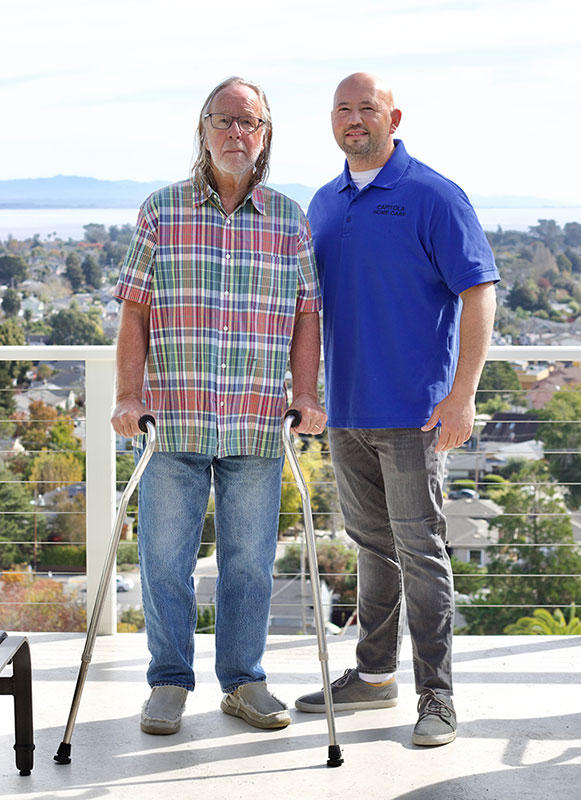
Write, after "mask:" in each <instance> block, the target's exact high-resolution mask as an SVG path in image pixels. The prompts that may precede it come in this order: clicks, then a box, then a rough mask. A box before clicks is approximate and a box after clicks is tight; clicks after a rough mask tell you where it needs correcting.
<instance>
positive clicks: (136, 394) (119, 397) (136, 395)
mask: <svg viewBox="0 0 581 800" xmlns="http://www.w3.org/2000/svg"><path fill="white" fill-rule="evenodd" d="M128 397H134V398H135V399H136V400H139V402H140V403H141V394H140V393H139V392H124V393H123V394H118V395H117V398H116V400H115V402H116V403H120V402H121V401H122V400H127V398H128Z"/></svg>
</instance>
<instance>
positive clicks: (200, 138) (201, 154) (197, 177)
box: [192, 76, 272, 190]
mask: <svg viewBox="0 0 581 800" xmlns="http://www.w3.org/2000/svg"><path fill="white" fill-rule="evenodd" d="M236 85H237V86H248V88H249V89H252V90H253V91H255V92H256V94H257V95H258V100H259V102H260V117H261V119H263V120H264V139H263V143H264V147H263V148H262V152H261V153H260V155H259V156H258V158H257V160H256V164H255V165H254V173H253V175H252V179H251V181H250V185H249V187H248V188H249V190H252V189H254V187H255V186H258V184H259V183H265V182H266V179H267V177H268V171H269V168H270V149H271V142H272V118H271V116H270V107H269V105H268V101H267V99H266V95H265V94H264V91H263V90H262V89H261V88H260V86H258V85H257V84H256V83H252V82H251V81H246V80H244V78H238V77H237V76H234V77H232V78H226V80H225V81H222V83H220V84H218V86H216V88H215V89H212V91H211V92H210V94H209V95H208V97H207V99H206V102H205V103H204V105H203V106H202V110H201V112H200V120H199V122H198V129H197V131H196V137H195V146H196V153H197V155H196V160H195V162H194V165H193V167H192V178H193V179H194V181H195V182H196V184H197V185H198V187H199V188H200V189H202V188H203V187H204V186H205V185H206V184H209V185H210V186H211V187H212V188H213V189H216V188H217V187H216V185H215V181H214V174H213V172H212V158H211V156H210V151H209V150H208V148H207V147H206V121H205V119H204V117H205V115H206V114H207V113H208V112H209V109H210V106H211V105H212V100H213V99H214V98H215V97H216V95H217V94H218V92H221V91H222V89H226V87H227V86H236Z"/></svg>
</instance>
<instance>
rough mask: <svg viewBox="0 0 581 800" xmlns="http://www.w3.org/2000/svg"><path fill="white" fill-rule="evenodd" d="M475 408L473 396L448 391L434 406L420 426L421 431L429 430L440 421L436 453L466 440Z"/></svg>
mask: <svg viewBox="0 0 581 800" xmlns="http://www.w3.org/2000/svg"><path fill="white" fill-rule="evenodd" d="M475 413H476V408H475V405H474V398H473V397H469V398H458V397H455V396H454V395H453V393H450V394H449V395H448V396H447V397H444V399H443V400H441V401H440V402H439V403H438V405H437V406H436V407H435V408H434V411H433V412H432V416H431V417H430V419H429V420H428V421H427V422H426V424H425V425H423V426H422V430H423V431H431V430H432V429H433V428H435V427H436V425H437V423H438V420H440V421H441V423H442V427H441V430H440V439H439V441H438V444H437V445H436V450H435V452H436V453H442V452H444V451H446V450H451V449H452V448H453V447H460V445H462V444H464V442H467V441H468V439H469V438H470V436H471V435H472V427H473V425H474V415H475Z"/></svg>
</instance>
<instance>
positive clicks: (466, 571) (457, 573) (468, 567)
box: [450, 556, 486, 595]
mask: <svg viewBox="0 0 581 800" xmlns="http://www.w3.org/2000/svg"><path fill="white" fill-rule="evenodd" d="M450 561H451V563H452V572H453V573H454V589H455V591H457V592H459V593H460V594H468V595H473V594H475V592H477V591H478V590H479V589H483V588H484V587H485V586H486V578H485V577H484V578H474V577H472V576H474V575H475V574H477V573H478V575H485V574H486V567H479V566H478V565H477V564H473V563H472V562H467V561H460V559H459V558H456V556H450ZM463 576H467V577H463Z"/></svg>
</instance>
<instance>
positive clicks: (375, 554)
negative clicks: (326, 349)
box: [329, 428, 454, 694]
mask: <svg viewBox="0 0 581 800" xmlns="http://www.w3.org/2000/svg"><path fill="white" fill-rule="evenodd" d="M438 437H439V429H437V430H433V431H429V432H427V433H424V432H423V431H421V430H420V429H419V428H376V429H375V428H374V429H368V428H365V429H361V428H329V442H330V445H331V456H332V459H333V466H334V468H335V474H336V476H337V486H338V489H339V499H340V502H341V510H342V512H343V517H344V519H345V527H346V530H347V533H348V534H349V536H350V537H351V538H352V539H353V540H354V541H355V542H356V543H357V545H358V546H359V558H358V572H359V578H358V583H359V595H358V618H359V625H360V631H361V634H360V639H359V643H358V645H357V667H358V669H360V670H361V671H362V672H369V673H381V672H395V671H396V669H397V665H398V660H399V646H400V642H401V615H402V606H403V603H404V595H405V606H406V610H407V617H408V624H409V628H410V634H411V638H412V644H413V657H414V675H415V682H416V690H417V692H418V693H420V692H422V691H423V689H424V688H426V687H429V688H432V689H441V690H443V691H445V692H449V693H450V694H451V693H452V635H453V632H454V582H453V577H452V568H451V565H450V559H449V557H448V554H447V553H446V548H445V544H446V519H445V517H444V515H443V514H442V482H443V476H444V464H445V460H446V456H445V453H435V452H434V450H435V446H436V443H437V441H438Z"/></svg>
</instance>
